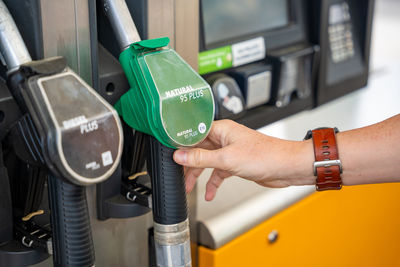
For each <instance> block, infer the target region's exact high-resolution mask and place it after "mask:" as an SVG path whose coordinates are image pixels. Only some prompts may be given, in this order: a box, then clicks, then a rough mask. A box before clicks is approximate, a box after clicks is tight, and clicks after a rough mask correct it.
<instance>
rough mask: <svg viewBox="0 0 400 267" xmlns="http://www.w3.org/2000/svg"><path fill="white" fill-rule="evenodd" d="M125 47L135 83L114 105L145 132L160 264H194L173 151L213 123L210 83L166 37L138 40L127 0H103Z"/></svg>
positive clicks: (124, 54) (187, 144)
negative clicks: (169, 45)
mask: <svg viewBox="0 0 400 267" xmlns="http://www.w3.org/2000/svg"><path fill="white" fill-rule="evenodd" d="M103 3H104V10H105V12H106V15H107V16H108V18H109V20H110V24H111V26H112V28H113V30H114V32H115V34H116V36H117V40H118V42H119V46H120V48H121V50H122V52H121V54H120V56H119V61H120V63H121V65H122V68H123V70H124V72H125V75H126V77H127V78H128V81H129V85H130V86H131V89H130V90H129V91H128V92H127V93H125V94H124V95H123V96H122V97H121V98H120V100H119V101H118V102H117V104H116V105H115V108H116V109H117V111H118V113H119V114H120V116H122V118H123V119H124V121H125V122H126V123H127V124H128V125H129V126H131V127H132V128H134V129H136V130H138V131H141V132H144V133H147V134H149V135H151V136H152V137H151V138H149V144H148V148H149V153H148V162H147V167H148V171H149V174H150V176H151V182H152V191H153V194H152V202H153V219H154V241H155V242H154V243H155V252H156V261H157V266H160V267H177V266H179V267H183V266H185V267H188V266H191V256H190V235H189V221H188V219H187V207H186V205H187V204H186V192H185V182H184V178H183V170H182V166H180V165H177V164H176V163H175V162H174V161H173V159H172V155H173V153H174V149H175V148H178V147H190V146H194V145H196V144H198V143H199V142H201V141H202V140H204V138H206V137H207V134H208V132H209V130H210V128H211V124H212V122H213V119H214V99H213V94H212V91H211V87H210V86H209V85H208V84H207V82H206V81H205V80H204V79H203V78H202V77H201V76H200V75H199V74H198V73H196V72H195V71H194V70H193V69H192V68H191V67H190V66H189V64H187V63H186V62H185V61H184V60H183V59H182V58H181V57H180V56H179V55H178V54H177V53H176V52H175V51H174V50H173V49H171V48H170V47H168V44H169V39H168V38H167V37H164V38H158V39H153V40H144V41H140V38H139V34H138V33H137V30H136V27H135V25H134V22H133V20H132V18H130V13H129V10H128V7H127V5H126V3H125V1H124V0H103Z"/></svg>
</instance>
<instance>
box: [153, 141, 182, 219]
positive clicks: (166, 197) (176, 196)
mask: <svg viewBox="0 0 400 267" xmlns="http://www.w3.org/2000/svg"><path fill="white" fill-rule="evenodd" d="M148 143H149V146H148V153H147V155H148V161H147V166H148V172H149V175H150V177H151V185H152V190H153V219H154V221H155V222H156V223H159V224H176V223H180V222H183V221H185V220H186V219H187V204H186V191H185V180H184V177H183V168H182V166H180V165H178V164H176V163H175V162H174V160H173V158H172V156H173V153H174V149H172V148H169V147H166V146H164V145H162V144H161V143H160V142H159V141H157V140H156V139H155V138H154V137H152V136H150V137H149V142H148Z"/></svg>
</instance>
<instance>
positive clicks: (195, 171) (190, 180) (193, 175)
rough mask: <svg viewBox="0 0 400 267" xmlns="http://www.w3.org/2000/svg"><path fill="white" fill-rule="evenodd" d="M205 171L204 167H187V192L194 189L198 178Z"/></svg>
mask: <svg viewBox="0 0 400 267" xmlns="http://www.w3.org/2000/svg"><path fill="white" fill-rule="evenodd" d="M203 171H204V169H203V168H190V167H189V168H187V170H186V172H185V182H186V193H190V192H191V191H192V190H193V188H194V185H195V184H196V181H197V178H199V176H200V174H201V173H202V172H203Z"/></svg>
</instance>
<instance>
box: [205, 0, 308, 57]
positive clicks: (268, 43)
mask: <svg viewBox="0 0 400 267" xmlns="http://www.w3.org/2000/svg"><path fill="white" fill-rule="evenodd" d="M286 1H287V2H288V9H289V12H288V15H289V24H288V25H287V26H284V27H279V28H274V29H270V30H266V31H260V32H256V33H252V34H246V35H242V36H238V37H236V38H231V39H228V40H224V41H219V42H214V43H210V44H206V42H205V32H204V20H203V8H202V0H200V3H199V4H200V7H199V8H200V29H199V35H200V36H199V42H200V43H199V50H200V52H203V51H207V50H210V49H214V48H218V47H222V46H226V45H232V44H234V43H237V42H241V41H246V40H249V39H252V38H255V37H259V36H262V37H264V42H265V47H266V50H267V51H268V50H272V49H275V48H279V47H283V46H287V45H290V44H293V43H296V42H301V41H304V40H305V39H306V32H305V22H304V0H300V1H299V0H286Z"/></svg>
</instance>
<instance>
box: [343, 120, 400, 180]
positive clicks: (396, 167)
mask: <svg viewBox="0 0 400 267" xmlns="http://www.w3.org/2000/svg"><path fill="white" fill-rule="evenodd" d="M337 143H338V149H339V157H340V159H341V160H342V165H343V174H342V180H343V184H345V185H355V184H368V183H386V182H400V115H397V116H394V117H392V118H390V119H387V120H385V121H383V122H380V123H377V124H374V125H371V126H368V127H364V128H360V129H355V130H351V131H346V132H342V133H339V134H338V135H337Z"/></svg>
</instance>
